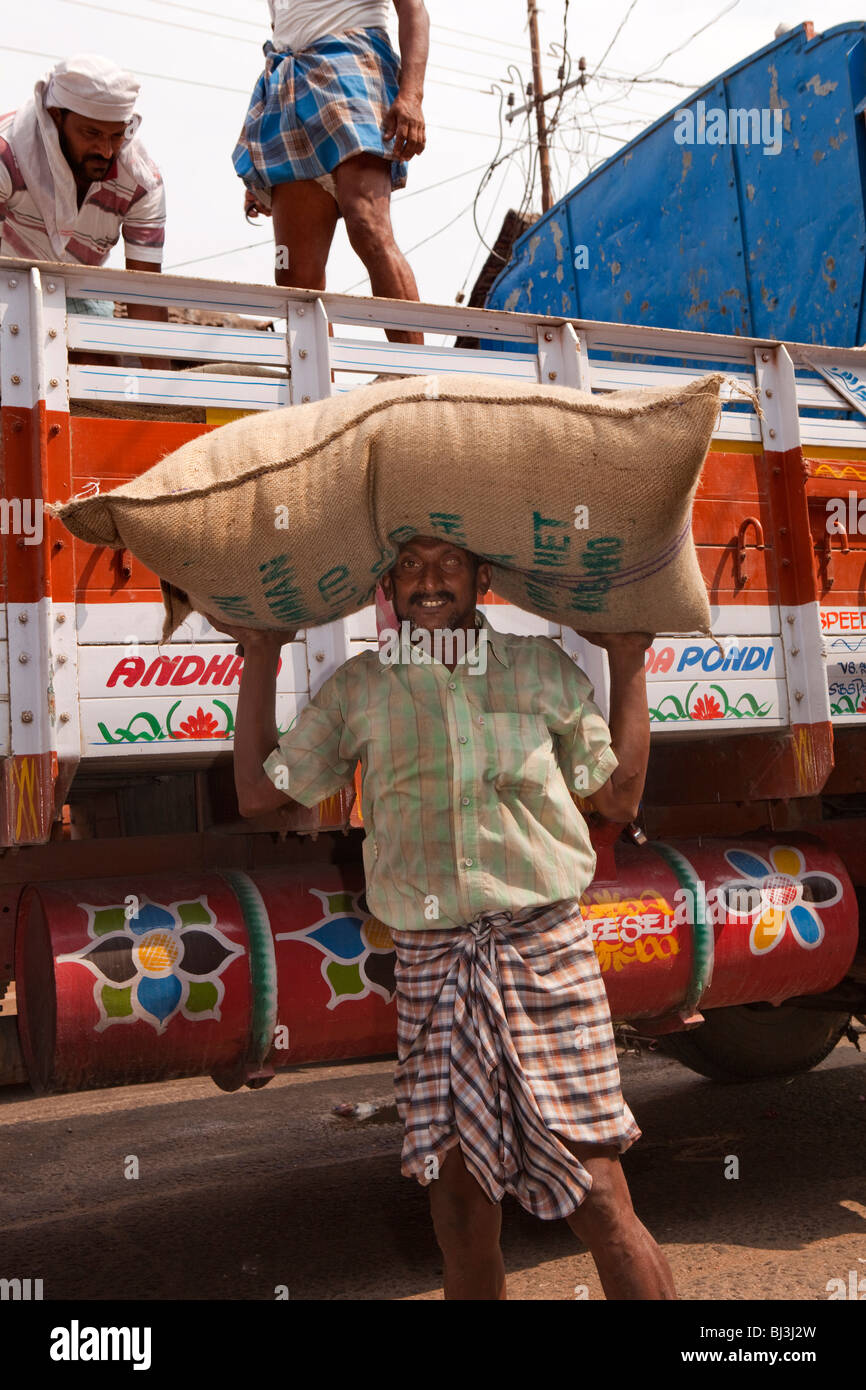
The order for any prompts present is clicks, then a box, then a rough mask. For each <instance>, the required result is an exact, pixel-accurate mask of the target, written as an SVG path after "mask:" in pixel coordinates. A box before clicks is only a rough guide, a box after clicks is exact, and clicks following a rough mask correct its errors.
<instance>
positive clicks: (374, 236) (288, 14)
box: [232, 0, 430, 343]
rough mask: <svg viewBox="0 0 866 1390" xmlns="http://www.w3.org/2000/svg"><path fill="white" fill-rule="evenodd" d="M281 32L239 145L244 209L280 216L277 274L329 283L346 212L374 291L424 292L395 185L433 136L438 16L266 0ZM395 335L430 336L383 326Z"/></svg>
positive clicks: (399, 3) (384, 5)
mask: <svg viewBox="0 0 866 1390" xmlns="http://www.w3.org/2000/svg"><path fill="white" fill-rule="evenodd" d="M268 3H269V5H270V10H271V25H272V29H273V42H271V41H270V40H268V42H267V43H266V44H265V46H264V52H265V60H266V65H265V70H264V72H263V73H262V75H261V77H260V78H259V80H258V82H257V84H256V87H255V90H254V92H253V95H252V100H251V102H250V107H249V110H248V112H247V116H246V120H245V121H244V126H243V130H242V131H241V134H240V138H239V140H238V144H237V146H236V148H235V151H234V154H233V156H232V158H233V161H234V166H235V170H236V171H237V174H238V177H239V178H241V179H242V180H243V182H244V184H245V185H246V188H247V193H246V202H245V205H244V206H245V211H246V213H247V217H248V219H249V217H251V216H252V217H255V216H256V215H257V214H258V213H259V212H264V213H266V214H268V215H271V214H272V215H273V219H274V241H275V243H276V260H275V278H276V282H277V284H278V285H293V286H295V287H296V288H298V289H309V290H323V289H324V288H325V267H326V265H327V261H328V254H329V252H330V249H331V242H332V241H333V237H334V231H335V230H336V226H337V221H338V219H339V218H340V217H343V218H345V222H346V232H347V234H348V237H349V241H350V243H351V246H352V249H353V251H355V253H356V254H357V255H358V257H359V258H360V260H361V261H362V262H363V264H364V266H365V268H366V270H367V273H368V274H369V276H370V286H371V289H372V292H373V294H374V295H381V296H382V297H383V298H385V299H413V300H417V299H418V287H417V285H416V283H415V277H414V275H413V274H412V271H411V269H410V267H409V264H408V262H407V260H406V258H405V256H404V255H403V254H402V252H401V251H400V249H399V247H398V246H397V243H396V241H395V240H394V233H393V231H392V228H391V209H390V204H391V193H392V191H393V190H395V189H398V188H403V187H404V186H405V184H406V161H407V160H409V159H412V158H413V157H414V156H415V155H417V154H421V153H422V151H423V149H424V144H425V134H424V118H423V116H422V114H421V100H422V97H423V94H424V73H425V69H426V66H427V51H428V42H429V32H430V21H429V19H428V17H427V11H426V9H425V7H424V4H423V0H394V6H395V8H396V10H397V12H398V15H399V24H400V57H399V58H398V56H397V54H396V53H395V52H394V49H393V47H392V45H391V40H390V38H389V36H388V28H387V24H388V13H389V10H390V3H389V0H268ZM386 332H387V336H388V338H390V339H391V341H392V342H407V343H423V341H424V339H423V335H422V334H420V333H410V332H406V331H404V330H402V329H388V330H386Z"/></svg>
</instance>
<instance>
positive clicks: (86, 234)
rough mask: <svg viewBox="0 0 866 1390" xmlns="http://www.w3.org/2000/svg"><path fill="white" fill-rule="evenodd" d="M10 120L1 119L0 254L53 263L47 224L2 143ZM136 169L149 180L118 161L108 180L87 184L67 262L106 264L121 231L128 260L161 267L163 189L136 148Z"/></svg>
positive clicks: (10, 152) (150, 164)
mask: <svg viewBox="0 0 866 1390" xmlns="http://www.w3.org/2000/svg"><path fill="white" fill-rule="evenodd" d="M14 115H15V112H14V111H13V112H11V113H10V114H9V115H7V116H0V255H3V256H22V257H25V258H27V259H32V260H40V261H54V260H56V259H57V257H56V255H55V253H54V251H53V249H52V246H51V241H50V239H49V237H48V234H47V232H46V230H45V223H44V221H43V219H42V216H41V214H40V212H39V209H38V207H37V206H36V203H35V201H34V199H33V197H32V196H31V194H30V192H29V191H28V188H27V185H26V183H25V181H24V178H23V176H22V173H21V170H20V169H19V167H18V161H17V160H16V158H15V152H14V150H13V149H12V146H11V145H10V144H9V141H8V139H7V138H6V137H7V136H8V135H9V131H10V127H11V125H12V120H13V117H14ZM136 167H137V168H138V169H139V170H142V169H143V170H146V172H147V177H146V178H144V179H142V178H141V177H136V176H135V175H134V174H133V173H132V172H131V171H130V169H129V168H128V167H127V165H126V164H125V163H124V160H123V158H122V157H121V158H120V159H118V160H116V161H115V163H114V164H113V165H112V167H111V168H110V169H109V171H108V177H107V178H105V179H104V180H102V181H101V182H98V183H92V184H91V185H90V187H89V188H88V190H87V196H86V197H85V199H84V202H83V203H82V204H81V207H80V208H79V210H78V218H77V220H76V223H75V226H74V228H73V229H72V235H71V236H70V237H69V240H68V241H67V243H66V256H65V259H66V260H69V261H77V262H78V263H79V264H80V265H104V264H105V262H106V261H107V260H108V257H109V254H110V252H111V249H112V247H114V246H116V244H117V242H118V240H119V239H120V232H121V228H122V229H123V240H124V246H125V250H126V256H127V259H128V260H133V261H153V262H154V263H155V264H156V265H160V264H161V263H162V248H163V244H164V242H165V189H164V188H163V183H162V177H161V175H160V172H159V170H158V169H157V167H156V165H155V164H154V163H153V161H152V160H151V159H150V158H149V157H148V156H147V155H146V154H145V152H144V150H143V148H142V146H141V145H140V144H139V145H137V161H136Z"/></svg>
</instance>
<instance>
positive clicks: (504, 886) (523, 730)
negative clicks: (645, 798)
mask: <svg viewBox="0 0 866 1390" xmlns="http://www.w3.org/2000/svg"><path fill="white" fill-rule="evenodd" d="M479 627H480V629H481V630H482V631H486V634H487V636H486V639H484V638H482V639H481V640H482V642H483V641H485V640H486V643H487V645H486V649H485V648H484V647H482V648H481V650H482V652H483V654H484V656H485V657H486V666H485V662H484V661H483V660H478V661H477V664H475V665H473V664H472V663H471V662H467V661H465V660H464V661H461V662H458V664H457V666H456V667H455V669H454V671H453V672H451V671H449V670H448V667H447V666H446V665H444V664H443V663H442V662H440V661H437V660H436V659H435V657H431V658H430V659H428V660H427V661H423V662H421V663H420V664H414V663H412V662H408V661H402V662H396V663H395V664H391V665H389V664H384V663H383V661H382V660H381V659H380V653H379V652H373V651H365V652H362V653H360V654H359V655H358V656H355V657H352V658H351V659H350V660H349V661H347V662H346V663H345V664H344V665H343V666H341V667H340V669H339V670H338V671H336V672H335V673H334V675H333V676H331V678H330V679H329V680H327V681H326V682H325V683H324V685H323V686H322V688H321V689H320V690H319V691H318V693H317V694H316V695H314V696H313V698H312V699H311V700H310V702H309V704H308V705H306V706H305V708H304V709H303V710H302V711H301V713H300V715H299V716H298V719H297V721H296V723H295V725H294V726H293V727H292V728H291V729H290V730H289V732H288V733H287V734H285V735H284V736H283V737H282V738H281V739H280V743H279V747H278V748H275V749H274V751H273V752H272V753H271V754H270V755H269V757H268V758H267V759H266V761H265V762H264V764H263V767H264V770H265V772H266V773H267V774H268V776H269V777H270V778H271V780H272V781H273V782H274V784H275V785H276V786H278V787H279V788H280V790H282V791H285V792H286V793H287V795H288V796H291V797H293V798H294V800H296V801H299V802H301V803H302V804H303V805H304V806H315V805H316V804H317V803H318V802H319V801H322V800H324V798H325V797H327V796H331V795H333V793H334V792H337V791H339V790H340V788H342V787H345V786H348V785H350V784H351V782H352V779H353V775H354V770H355V766H356V764H357V762H358V760H360V763H361V770H362V779H363V780H362V794H363V810H364V822H365V827H366V837H365V840H364V868H365V871H366V877H367V902H368V904H369V907H370V911H371V912H373V913H374V914H375V915H376V916H377V917H378V918H380V920H381V921H383V922H386V923H387V924H388V926H390V927H394V928H396V929H398V930H413V929H421V930H423V929H430V928H435V927H440V928H441V927H451V926H454V927H456V926H460V925H462V924H463V923H466V922H469V921H471V920H472V919H473V918H474V917H477V916H478V914H479V913H481V912H494V911H512V912H517V911H519V910H521V909H523V908H527V907H534V906H541V905H542V904H544V903H550V902H558V901H559V900H560V899H562V898H574V897H579V896H580V895H581V894H582V893H583V892H584V890H585V889H586V888H587V887H588V885H589V883H590V882H591V881H592V876H593V874H594V872H595V853H594V851H593V848H592V845H591V843H590V839H589V834H588V831H587V827H586V822H585V820H584V818H583V816H582V815H581V814H580V811H579V810H578V809H577V807H576V806H575V804H574V801H573V800H572V797H571V789H573V790H575V791H577V792H578V793H579V794H580V795H581V796H589V795H591V794H592V792H594V791H597V790H598V788H599V787H601V786H603V785H604V783H605V782H606V781H607V779H608V778H609V777H610V775H611V773H612V772H613V770H614V769H615V767H616V766H617V760H616V757H615V755H614V753H613V749H612V748H611V746H610V732H609V730H608V727H607V724H606V723H605V721H604V719H603V718H602V716H601V713H600V711H599V709H598V707H597V706H596V705H595V704H594V703H593V699H592V696H593V690H592V686H591V685H590V683H589V680H588V679H587V677H586V675H585V674H584V672H583V671H581V670H580V668H579V667H578V666H576V665H575V663H574V662H573V661H572V660H571V659H570V658H569V657H568V656H566V654H565V652H563V651H562V650H561V648H560V647H558V646H557V645H556V643H555V642H554V641H553V640H552V639H551V638H549V637H516V636H512V635H511V634H507V633H500V632H496V631H495V630H494V629H493V628H491V627H490V625H489V623H488V622H487V621H486V619H485V618H483V617H481V616H480V615H479ZM473 660H475V658H474V657H473ZM482 668H483V669H482Z"/></svg>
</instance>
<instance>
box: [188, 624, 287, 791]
mask: <svg viewBox="0 0 866 1390" xmlns="http://www.w3.org/2000/svg"><path fill="white" fill-rule="evenodd" d="M204 616H205V617H206V618H207V620H208V622H209V623H210V624H211V626H212V627H215V628H216V629H217V631H218V632H228V634H229V636H230V637H233V638H234V639H235V641H236V642H240V643H241V644H242V646H243V655H244V665H243V671H242V673H241V685H240V690H239V692H238V707H237V713H236V716H235V739H234V767H235V789H236V791H237V797H238V810H239V811H240V813H241V815H242V816H244V817H245V818H248V819H254V818H255V817H257V816H265V815H268V813H269V812H271V811H275V810H278V809H280V810H283V809H285V808H286V807H288V806H294V805H297V804H298V803H297V802H295V801H293V800H292V798H291V797H290V796H289V795H288V794H287V793H286V792H281V791H280V790H279V788H278V787H276V786H274V783H273V782H272V781H271V779H270V777H268V775H267V773H266V772H265V771H264V769H263V767H262V764H263V763H264V761H265V759H266V758H267V757H268V756H269V755H270V754H271V753H272V752H273V751H274V749H275V748H276V747H277V746H278V743H279V735H278V733H277V720H276V696H277V667H278V666H279V662H280V651H281V649H282V647H283V646H284V645H285V643H286V642H291V641H293V640H294V638H295V633H294V632H288V631H286V632H259V631H257V630H255V629H253V628H244V627H231V628H228V627H226V625H225V622H224V621H223V619H222V618H214V617H211V615H210V614H209V613H205V614H204Z"/></svg>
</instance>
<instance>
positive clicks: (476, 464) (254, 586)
mask: <svg viewBox="0 0 866 1390" xmlns="http://www.w3.org/2000/svg"><path fill="white" fill-rule="evenodd" d="M723 380H724V378H723V377H722V376H721V375H719V374H716V375H713V376H707V377H704V378H702V379H699V380H697V381H693V382H690V383H689V384H687V385H683V386H682V387H678V388H677V389H676V390H675V391H670V390H663V391H659V390H654V391H628V392H625V391H622V392H615V393H613V394H610V395H605V396H590V395H588V394H585V393H582V392H578V391H574V390H571V389H570V388H567V387H556V386H538V385H534V384H526V383H523V382H520V383H517V382H515V383H510V382H504V381H497V380H492V379H490V378H487V377H480V376H456V375H447V376H446V375H443V376H435V377H420V378H419V377H414V378H410V379H406V380H402V381H391V382H384V383H382V384H379V385H375V384H374V385H372V386H365V387H358V388H357V389H355V390H353V391H349V392H346V393H345V394H343V395H340V396H333V397H330V398H329V399H327V400H323V401H315V402H313V403H311V404H309V405H301V406H292V407H289V408H287V409H284V410H275V411H267V412H262V413H261V414H259V415H255V416H249V417H247V418H245V419H243V420H237V421H234V422H233V423H232V424H228V425H224V426H223V427H222V428H221V429H218V430H215V431H213V432H212V433H210V434H206V435H203V436H202V437H201V438H199V439H195V440H193V441H191V442H190V443H189V444H185V445H184V446H183V448H181V449H178V450H177V451H176V452H175V453H173V454H169V455H168V457H166V458H164V459H163V460H162V461H161V462H160V463H158V464H156V465H155V466H154V467H153V468H150V469H148V471H147V472H146V473H143V474H142V475H141V477H140V478H137V479H136V480H135V481H134V482H132V483H129V484H128V485H126V486H124V487H119V488H116V489H115V490H114V491H113V492H110V493H107V494H105V495H104V496H95V497H88V498H86V499H81V500H72V501H70V502H68V503H65V504H64V505H62V506H59V507H58V508H57V509H56V514H57V515H58V516H59V517H60V518H61V519H62V520H63V522H64V523H65V524H66V526H67V527H68V528H69V530H70V531H72V533H73V534H74V535H76V536H80V537H81V538H82V539H83V540H85V541H90V542H91V543H92V544H94V545H107V546H112V547H114V548H118V547H121V546H122V547H125V548H126V549H128V550H131V551H132V553H133V554H134V555H136V556H137V557H138V558H139V559H140V560H141V561H143V563H144V564H146V565H147V566H148V567H149V568H150V569H152V570H153V571H154V572H155V573H156V574H157V575H159V577H160V579H161V580H162V588H163V597H164V600H165V606H166V618H165V625H164V629H163V637H164V638H168V637H169V636H170V635H171V633H172V632H173V631H174V630H175V628H176V627H177V626H178V624H179V623H180V622H181V621H182V620H183V618H184V617H185V616H186V615H187V613H188V612H189V611H190V609H191V608H196V609H199V610H202V609H203V610H206V611H208V612H211V613H213V614H215V615H216V616H218V617H219V616H222V617H225V618H226V620H227V621H232V622H235V623H240V624H244V625H248V626H250V627H288V628H300V627H308V626H314V625H316V624H318V623H327V622H331V621H333V620H334V619H336V618H342V617H345V616H347V615H348V614H350V613H353V612H355V611H356V610H357V609H359V608H363V607H364V606H365V605H366V604H368V603H370V602H371V601H372V599H373V595H374V593H375V588H376V584H377V581H378V578H379V576H380V575H381V574H382V573H383V572H384V571H385V570H387V569H388V568H389V567H390V566H391V565H392V564H393V563H394V561H395V559H396V556H397V548H398V546H399V544H400V543H401V542H402V541H404V540H405V539H407V538H408V537H409V536H411V535H413V534H416V535H425V536H441V537H447V538H449V539H450V540H452V541H454V542H455V544H457V545H460V546H465V547H466V548H468V549H469V550H473V551H475V552H476V553H477V554H479V555H482V556H485V557H487V558H488V559H489V560H491V561H492V562H493V587H494V589H495V590H496V591H497V592H498V593H499V594H501V595H502V596H503V597H504V598H507V599H509V600H511V602H513V603H516V604H518V605H519V606H520V607H521V608H526V609H529V610H530V612H533V613H536V614H540V615H542V616H545V617H550V618H553V619H556V620H558V621H561V622H563V623H565V624H567V625H569V626H571V627H577V628H581V627H583V628H586V629H588V630H601V629H611V630H614V631H616V630H620V631H624V630H628V629H641V630H646V631H651V632H658V631H662V632H693V631H701V632H708V631H709V607H708V603H707V595H706V590H705V588H704V584H703V580H702V578H701V573H700V569H699V567H698V562H697V556H696V554H695V549H694V543H693V541H692V535H691V500H692V495H693V493H694V490H695V487H696V485H697V481H698V477H699V474H700V471H701V465H702V462H703V459H704V456H705V454H706V451H707V448H708V445H709V442H710V437H711V434H712V430H713V424H714V422H715V420H716V416H717V414H718V410H719V391H720V387H721V384H722V381H723Z"/></svg>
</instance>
